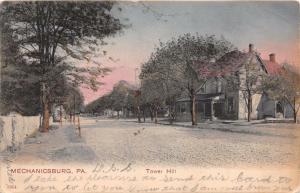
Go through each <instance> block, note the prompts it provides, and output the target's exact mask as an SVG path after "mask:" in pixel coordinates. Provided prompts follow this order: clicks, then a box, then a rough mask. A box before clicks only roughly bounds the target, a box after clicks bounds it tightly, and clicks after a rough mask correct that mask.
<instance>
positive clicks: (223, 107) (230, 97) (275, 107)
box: [176, 44, 293, 121]
mask: <svg viewBox="0 0 300 193" xmlns="http://www.w3.org/2000/svg"><path fill="white" fill-rule="evenodd" d="M232 55H234V56H235V57H236V56H238V57H236V58H238V59H239V60H237V62H236V63H235V64H234V65H232V64H230V65H229V64H227V66H226V64H225V65H222V66H223V67H224V66H225V69H223V70H222V71H220V72H217V71H214V72H208V73H211V76H210V77H209V78H208V79H207V81H206V82H205V84H204V85H203V86H202V87H201V88H199V89H198V90H199V91H198V93H197V95H196V111H197V121H201V120H205V119H210V120H216V119H231V120H238V119H241V120H242V119H247V115H248V108H247V101H246V100H245V97H244V94H243V91H242V90H241V88H240V87H238V89H231V87H230V86H231V85H228V82H227V81H226V80H225V78H226V73H227V71H228V73H235V74H236V75H237V78H238V82H239V84H243V81H245V76H246V73H247V72H246V69H245V68H246V65H247V64H250V62H251V65H253V67H254V68H255V69H256V70H257V71H259V72H261V73H266V74H275V73H278V72H279V71H280V69H281V66H280V65H279V64H278V63H277V62H276V60H275V54H273V53H272V54H270V55H269V56H270V58H269V60H263V59H261V57H260V55H259V53H257V52H256V51H254V49H253V45H252V44H250V45H249V51H248V52H247V53H242V52H239V51H232V52H230V53H227V54H226V55H225V56H223V57H222V58H221V59H220V61H222V62H224V61H225V63H226V60H227V58H231V57H230V56H232ZM217 62H218V61H216V63H217ZM228 63H229V62H228ZM233 69H234V70H233ZM202 73H203V71H202ZM220 75H221V76H220ZM190 109H191V102H190V99H189V98H181V99H178V100H177V102H176V120H177V121H190V120H191V113H190V111H191V110H190ZM250 111H251V119H263V118H266V117H274V118H279V117H280V118H291V117H292V116H293V113H292V109H291V107H290V106H289V105H287V104H284V103H283V102H280V101H274V100H270V99H269V98H268V97H267V95H266V94H265V93H263V92H262V93H256V94H254V95H253V96H252V107H251V108H250Z"/></svg>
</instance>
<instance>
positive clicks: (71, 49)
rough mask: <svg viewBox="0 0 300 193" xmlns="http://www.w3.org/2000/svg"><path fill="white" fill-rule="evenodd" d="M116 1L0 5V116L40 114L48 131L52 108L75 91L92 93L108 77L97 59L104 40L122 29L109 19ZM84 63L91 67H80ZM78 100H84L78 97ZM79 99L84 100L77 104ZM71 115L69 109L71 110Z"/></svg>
mask: <svg viewBox="0 0 300 193" xmlns="http://www.w3.org/2000/svg"><path fill="white" fill-rule="evenodd" d="M114 4H115V2H106V1H105V2H103V1H98V2H79V1H64V2H55V1H34V2H32V1H24V2H4V3H2V4H1V11H0V17H1V26H0V29H1V100H0V101H1V113H2V114H4V113H7V112H9V111H12V110H14V111H17V112H20V113H22V114H25V115H33V114H37V113H39V112H42V116H43V121H42V128H43V129H42V130H43V131H45V132H46V131H48V128H49V118H50V109H51V106H52V105H53V104H54V103H61V104H65V107H66V108H67V109H68V106H72V104H70V102H69V104H68V101H73V100H69V99H70V98H72V99H73V98H74V95H76V96H79V95H80V94H79V89H78V88H79V86H84V87H89V88H91V89H93V90H96V89H97V88H98V86H100V85H101V82H99V81H98V80H97V77H98V76H99V75H101V76H103V75H105V74H106V73H108V72H109V69H107V68H104V67H103V66H102V64H101V63H99V62H98V61H95V58H97V57H99V56H100V55H99V53H103V54H101V55H105V54H106V52H105V51H103V52H101V50H99V49H100V48H101V47H102V46H103V45H104V44H105V42H104V41H103V39H104V38H105V37H108V36H112V35H115V34H116V33H118V32H119V31H121V30H122V28H124V27H125V26H124V25H123V24H121V22H120V21H119V19H117V18H115V17H113V16H112V15H111V10H112V8H113V5H114ZM82 61H84V63H88V64H89V65H82V63H83V62H82ZM77 98H78V99H77V100H80V99H81V98H82V97H77ZM81 100H82V99H81ZM69 111H70V110H69Z"/></svg>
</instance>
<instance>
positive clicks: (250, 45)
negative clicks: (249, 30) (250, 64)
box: [249, 44, 254, 53]
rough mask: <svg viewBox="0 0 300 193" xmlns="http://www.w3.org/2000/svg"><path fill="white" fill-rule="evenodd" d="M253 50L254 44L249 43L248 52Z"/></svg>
mask: <svg viewBox="0 0 300 193" xmlns="http://www.w3.org/2000/svg"><path fill="white" fill-rule="evenodd" d="M253 50H254V45H253V44H249V53H251V52H253Z"/></svg>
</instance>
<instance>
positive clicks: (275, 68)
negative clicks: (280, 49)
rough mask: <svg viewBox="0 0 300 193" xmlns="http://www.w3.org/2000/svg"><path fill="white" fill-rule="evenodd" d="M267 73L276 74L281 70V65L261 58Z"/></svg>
mask: <svg viewBox="0 0 300 193" xmlns="http://www.w3.org/2000/svg"><path fill="white" fill-rule="evenodd" d="M263 63H264V64H265V67H266V69H267V72H268V74H271V75H274V74H278V73H279V72H280V71H281V70H282V66H281V65H280V64H278V63H277V62H272V61H270V60H263Z"/></svg>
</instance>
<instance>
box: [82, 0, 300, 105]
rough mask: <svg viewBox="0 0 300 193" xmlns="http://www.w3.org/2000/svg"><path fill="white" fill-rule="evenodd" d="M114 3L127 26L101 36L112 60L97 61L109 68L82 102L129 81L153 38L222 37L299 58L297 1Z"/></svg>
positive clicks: (156, 41) (280, 57)
mask: <svg viewBox="0 0 300 193" xmlns="http://www.w3.org/2000/svg"><path fill="white" fill-rule="evenodd" d="M117 7H121V8H122V11H121V12H119V11H116V10H117V9H115V10H113V13H114V15H115V16H116V17H118V18H120V19H121V21H123V22H125V23H128V24H130V25H131V27H129V28H128V29H125V30H124V32H123V33H122V34H120V35H117V36H116V37H113V38H109V39H107V42H108V43H109V45H108V46H106V47H104V48H103V49H104V50H106V51H107V52H108V56H109V57H112V58H113V59H108V57H106V58H99V59H98V60H99V61H101V62H102V63H103V64H104V65H105V66H107V67H111V68H112V70H113V71H112V72H111V73H110V74H109V75H107V76H105V77H103V78H99V80H101V81H102V82H103V83H104V85H103V86H101V87H100V88H99V90H98V91H96V92H93V91H91V90H88V89H82V92H83V94H84V96H85V103H86V104H87V103H89V102H91V101H93V100H95V99H97V98H99V97H100V96H102V95H103V94H105V93H108V92H110V91H111V90H112V87H113V85H114V84H115V83H117V82H118V81H119V80H127V81H128V82H130V83H132V84H135V83H136V80H135V79H136V78H135V76H136V68H139V69H140V66H141V64H142V63H143V62H146V61H147V59H148V58H149V56H150V54H151V52H153V50H154V48H155V47H156V46H157V45H158V44H159V40H161V41H167V40H169V39H171V38H172V37H176V36H178V35H181V34H184V33H192V34H195V33H199V34H201V35H205V34H214V35H216V36H217V37H220V36H224V37H225V38H226V39H227V40H229V41H230V42H232V43H233V44H234V45H235V46H237V47H238V48H239V49H240V50H247V49H248V44H249V43H253V44H254V45H255V49H256V50H257V51H258V52H260V53H261V56H262V58H263V59H268V57H269V56H268V55H269V54H270V53H275V54H276V60H277V61H278V62H279V63H281V62H284V61H288V62H292V63H294V64H299V62H300V61H299V21H298V18H299V13H298V10H299V4H298V3H297V2H147V3H132V2H121V3H118V4H117V6H116V8H117ZM127 19H128V21H127ZM137 74H138V73H137Z"/></svg>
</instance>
